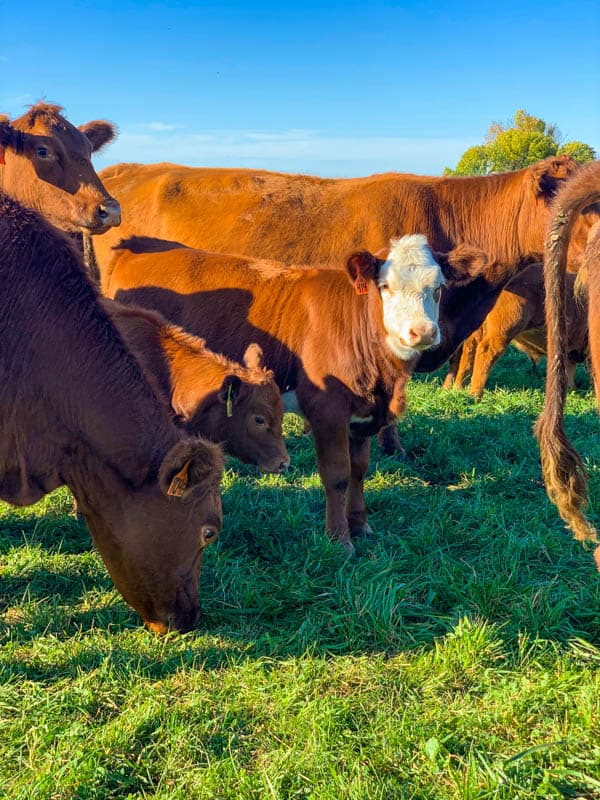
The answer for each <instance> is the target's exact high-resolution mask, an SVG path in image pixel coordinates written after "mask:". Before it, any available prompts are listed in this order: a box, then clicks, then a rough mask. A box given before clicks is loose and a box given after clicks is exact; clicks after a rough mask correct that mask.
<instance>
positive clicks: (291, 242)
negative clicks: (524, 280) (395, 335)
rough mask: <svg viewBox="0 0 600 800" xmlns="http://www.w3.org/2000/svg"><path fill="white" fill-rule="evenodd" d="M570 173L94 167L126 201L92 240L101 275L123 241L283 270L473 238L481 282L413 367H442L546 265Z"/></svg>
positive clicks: (464, 289) (463, 293)
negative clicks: (404, 242) (261, 262)
mask: <svg viewBox="0 0 600 800" xmlns="http://www.w3.org/2000/svg"><path fill="white" fill-rule="evenodd" d="M576 171H577V164H576V163H575V161H574V160H573V159H572V158H570V157H569V156H555V157H550V158H547V159H545V160H544V161H540V162H538V163H536V164H533V165H531V166H529V167H527V168H525V169H521V170H517V171H516V172H507V173H502V174H497V175H487V176H474V177H427V176H419V175H408V174H398V173H387V174H383V175H372V176H370V177H367V178H344V179H324V178H318V177H313V176H306V175H285V174H281V173H272V172H266V171H262V170H247V169H216V168H215V169H208V168H199V167H182V166H177V165H174V164H149V165H141V164H118V165H116V166H113V167H108V168H107V169H104V170H103V171H102V172H101V176H102V180H103V181H104V182H105V183H106V185H107V187H108V188H109V189H110V191H111V192H112V193H113V194H114V195H115V197H118V198H119V200H120V202H121V203H122V205H123V209H124V210H123V224H122V229H123V235H122V236H121V235H120V233H119V231H111V232H109V233H108V234H107V235H106V236H104V237H102V238H101V239H97V240H96V241H95V243H94V246H95V250H96V255H97V258H98V262H99V265H100V267H101V268H103V267H105V266H106V265H107V264H108V262H109V261H110V258H111V256H112V251H113V248H114V247H115V246H117V245H118V242H119V240H120V239H121V238H125V237H126V236H128V235H129V234H133V235H137V236H152V237H156V238H158V239H166V240H171V241H174V242H179V243H180V244H183V245H187V246H189V247H197V248H204V249H206V250H211V251H216V252H221V253H238V254H241V255H246V256H252V257H254V258H266V259H274V260H277V261H280V262H282V263H284V264H308V265H326V264H327V265H333V266H338V267H340V268H343V267H344V265H345V264H344V259H343V257H342V254H344V253H349V252H351V251H353V250H357V249H360V248H364V249H366V250H370V251H371V252H376V251H377V250H379V249H380V248H382V247H385V246H387V244H388V242H389V241H390V239H392V238H395V237H398V236H402V235H403V234H410V233H422V234H424V235H425V236H426V237H427V240H428V242H429V244H430V245H431V247H432V248H433V249H434V250H437V251H449V250H451V249H452V248H454V247H456V246H457V245H458V244H460V243H463V242H468V243H469V244H471V245H472V246H474V247H477V248H478V249H480V250H482V251H483V252H484V253H486V255H487V256H488V266H487V268H486V269H485V270H484V272H483V273H482V275H481V276H480V277H479V278H478V279H477V280H476V281H473V282H472V283H470V284H469V285H466V286H461V287H448V290H445V291H444V292H443V299H442V305H441V307H440V324H441V326H442V333H443V335H442V345H441V346H440V347H438V348H434V349H431V350H428V351H427V352H426V353H425V354H423V355H422V357H421V358H420V360H419V364H418V366H417V369H418V370H419V371H431V370H433V369H437V368H438V367H440V366H441V365H442V364H444V363H445V361H446V360H447V359H448V357H449V356H450V355H451V354H452V353H453V352H454V350H455V349H456V348H457V346H458V345H459V344H460V342H462V341H463V340H464V339H465V338H466V337H467V336H468V335H469V334H470V333H472V332H473V331H474V330H476V329H477V328H478V327H479V325H480V324H481V323H482V322H483V319H484V317H485V315H486V314H487V312H488V311H489V309H490V308H491V307H492V305H493V303H494V302H495V300H496V298H497V296H498V294H499V292H500V291H501V289H502V287H503V285H504V284H505V283H506V281H507V280H508V279H509V278H510V277H511V276H512V275H513V274H514V273H515V272H516V271H517V270H518V269H519V268H521V267H522V266H524V265H525V264H526V263H530V262H533V261H541V259H542V254H543V244H544V230H545V226H546V222H547V219H548V204H549V202H550V200H551V199H552V197H553V196H554V194H555V193H556V191H557V189H558V187H559V186H560V185H562V184H563V183H564V182H565V181H566V180H567V179H568V178H569V176H571V175H573V174H574V173H575V172H576ZM589 226H590V223H589V221H587V222H586V220H582V222H581V223H578V227H581V234H580V233H579V232H578V231H576V235H575V236H574V237H573V241H572V243H571V257H572V259H573V260H574V261H577V260H579V259H580V256H581V252H582V250H583V246H584V245H585V237H586V236H587V230H588V229H589Z"/></svg>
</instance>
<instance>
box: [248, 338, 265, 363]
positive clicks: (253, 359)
mask: <svg viewBox="0 0 600 800" xmlns="http://www.w3.org/2000/svg"><path fill="white" fill-rule="evenodd" d="M243 361H244V366H245V367H247V368H248V369H263V367H264V365H265V364H264V358H263V351H262V347H261V346H260V345H258V344H256V342H252V344H249V345H248V347H247V348H246V352H245V353H244V358H243Z"/></svg>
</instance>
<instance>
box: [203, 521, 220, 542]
mask: <svg viewBox="0 0 600 800" xmlns="http://www.w3.org/2000/svg"><path fill="white" fill-rule="evenodd" d="M216 538H217V531H216V530H215V528H211V527H210V526H209V525H205V526H204V527H203V528H202V539H203V540H204V541H205V542H212V540H213V539H216Z"/></svg>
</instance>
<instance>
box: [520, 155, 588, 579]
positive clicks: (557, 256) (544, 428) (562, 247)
mask: <svg viewBox="0 0 600 800" xmlns="http://www.w3.org/2000/svg"><path fill="white" fill-rule="evenodd" d="M599 200H600V161H593V162H592V163H590V164H586V165H585V166H584V167H582V168H581V170H580V171H579V172H578V174H577V176H576V177H575V178H574V179H573V181H572V182H570V183H569V184H568V185H567V186H565V188H564V190H563V191H561V192H559V193H558V195H557V197H556V200H555V204H554V209H553V210H554V214H553V217H552V221H551V224H550V227H549V231H548V236H547V239H546V254H545V257H544V280H545V287H546V326H547V328H548V366H547V369H546V401H545V403H544V409H543V411H542V413H541V415H540V417H539V419H538V421H537V423H536V426H535V435H536V437H537V440H538V442H539V445H540V454H541V459H542V469H543V472H544V480H545V483H546V491H547V492H548V496H549V497H550V499H551V500H552V501H553V502H554V503H555V504H556V506H557V508H558V511H559V514H560V515H561V517H562V518H563V520H564V521H565V522H566V523H567V525H568V526H569V527H570V528H571V530H572V531H573V534H574V536H575V538H576V539H578V540H580V541H592V542H598V534H597V531H596V530H595V529H594V528H593V527H592V525H591V524H590V523H589V521H588V520H587V518H586V517H585V515H584V514H583V512H582V510H581V509H582V506H583V505H584V503H585V501H586V498H587V478H586V474H585V468H584V466H583V462H582V461H581V458H580V457H579V454H578V453H577V451H576V450H575V449H574V447H573V445H572V444H571V442H570V441H569V440H568V438H567V436H566V433H565V430H564V423H563V416H564V405H565V397H566V389H567V371H566V359H567V344H566V342H567V317H566V312H565V309H566V298H565V269H566V261H567V255H566V253H567V247H568V245H569V238H570V236H571V233H572V231H573V226H574V223H575V220H576V218H577V215H578V213H579V212H580V211H581V209H582V208H585V207H586V206H587V205H589V204H590V203H595V202H598V201H599ZM583 270H584V274H585V275H586V276H587V294H588V330H589V347H590V361H591V365H592V373H593V376H594V390H595V393H596V399H597V400H598V399H599V398H600V381H599V376H600V227H599V226H598V225H595V226H594V227H593V228H592V230H591V231H590V234H589V236H588V243H587V246H586V248H585V252H584V257H583ZM594 555H595V559H596V565H597V566H598V569H600V548H596V551H595V554H594Z"/></svg>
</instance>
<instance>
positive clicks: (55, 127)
mask: <svg viewBox="0 0 600 800" xmlns="http://www.w3.org/2000/svg"><path fill="white" fill-rule="evenodd" d="M61 111H62V109H61V108H60V107H59V106H55V105H50V104H48V103H37V104H36V105H34V106H31V108H30V109H29V111H28V112H27V113H26V114H23V116H21V117H19V118H18V119H15V120H13V121H12V122H10V121H9V120H8V118H7V117H1V118H0V191H4V192H6V194H9V195H10V196H11V197H13V198H15V199H16V200H18V201H19V202H20V203H22V204H23V205H25V206H27V207H28V208H33V209H35V210H36V211H39V212H40V213H41V214H43V216H45V217H46V219H47V220H48V221H49V222H51V223H52V224H53V225H56V226H57V227H58V228H61V229H62V230H65V231H69V232H78V231H82V230H83V231H85V232H86V233H90V234H100V233H104V232H105V231H107V230H108V229H109V228H110V227H114V226H116V225H119V223H120V221H121V210H120V207H119V204H118V203H117V202H116V200H115V199H114V198H113V197H111V196H110V194H109V193H108V192H107V190H106V189H105V187H104V186H103V184H102V181H101V180H100V178H99V177H98V175H97V174H96V172H95V170H94V167H93V166H92V161H91V156H92V153H93V152H96V151H97V150H99V149H100V148H101V147H103V146H104V145H105V144H108V142H110V141H112V139H113V138H114V136H115V130H114V127H113V126H112V125H111V124H110V123H109V122H104V121H102V120H96V121H94V122H88V123H87V124H86V125H80V126H79V128H76V127H75V126H73V125H71V123H70V122H68V120H66V119H65V117H64V116H63V115H62V114H61Z"/></svg>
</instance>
